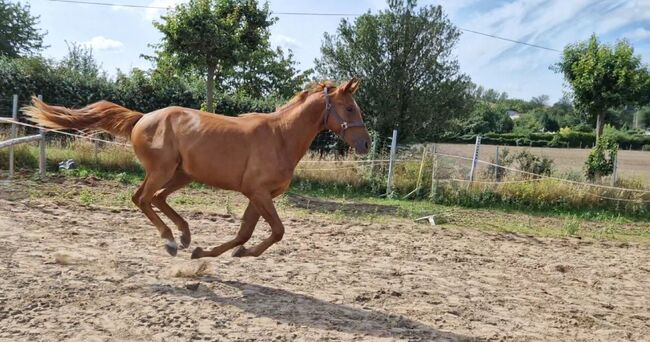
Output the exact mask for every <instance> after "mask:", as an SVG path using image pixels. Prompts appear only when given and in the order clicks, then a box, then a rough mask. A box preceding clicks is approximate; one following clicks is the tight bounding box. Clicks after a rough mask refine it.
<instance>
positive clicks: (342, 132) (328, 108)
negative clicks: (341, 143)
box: [323, 87, 366, 139]
mask: <svg viewBox="0 0 650 342" xmlns="http://www.w3.org/2000/svg"><path fill="white" fill-rule="evenodd" d="M323 94H324V95H325V115H324V116H323V124H324V125H325V128H326V129H329V130H330V131H332V132H334V133H335V134H336V135H338V136H339V137H340V138H341V139H343V137H344V135H345V131H346V130H347V129H348V128H350V127H366V124H365V123H363V121H352V122H347V121H345V120H343V118H342V117H341V116H340V115H339V113H337V112H336V109H335V108H334V106H332V103H331V102H330V97H329V94H328V93H327V87H325V88H324V89H323ZM330 115H332V117H334V119H335V120H336V121H337V124H339V126H340V127H341V129H340V130H339V131H338V132H337V131H334V130H332V129H330V128H329V127H327V120H328V119H329V117H330Z"/></svg>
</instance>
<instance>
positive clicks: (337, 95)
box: [323, 78, 370, 154]
mask: <svg viewBox="0 0 650 342" xmlns="http://www.w3.org/2000/svg"><path fill="white" fill-rule="evenodd" d="M358 89H359V81H358V80H357V79H355V78H353V79H351V80H350V81H348V82H346V83H344V84H342V85H340V86H338V87H337V88H336V89H335V90H334V91H333V92H332V93H331V94H329V93H328V90H327V87H325V88H324V91H323V92H324V97H325V115H324V117H323V122H324V124H325V128H327V129H329V130H331V131H332V132H334V133H336V134H338V136H339V137H341V139H343V140H344V141H345V142H346V143H347V144H348V145H350V146H352V147H354V149H355V151H356V152H357V153H360V154H366V153H368V150H369V149H370V135H369V134H368V129H367V128H366V125H365V124H364V123H363V116H362V115H361V108H359V106H358V105H357V102H356V101H355V100H354V93H356V91H357V90H358Z"/></svg>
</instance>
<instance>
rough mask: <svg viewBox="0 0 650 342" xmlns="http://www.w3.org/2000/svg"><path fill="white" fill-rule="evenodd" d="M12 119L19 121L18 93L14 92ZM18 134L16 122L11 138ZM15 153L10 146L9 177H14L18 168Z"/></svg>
mask: <svg viewBox="0 0 650 342" xmlns="http://www.w3.org/2000/svg"><path fill="white" fill-rule="evenodd" d="M11 119H12V120H14V121H18V95H16V94H14V96H13V103H12V106H11ZM17 136H18V132H17V127H16V124H15V123H12V124H11V139H16V137H17ZM15 158H16V156H15V154H14V147H13V146H10V147H9V178H13V176H14V172H15V170H16V164H15Z"/></svg>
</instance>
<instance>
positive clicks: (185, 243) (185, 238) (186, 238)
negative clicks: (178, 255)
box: [180, 234, 192, 249]
mask: <svg viewBox="0 0 650 342" xmlns="http://www.w3.org/2000/svg"><path fill="white" fill-rule="evenodd" d="M190 242H192V236H191V235H189V234H187V235H181V246H180V247H181V248H182V249H185V248H187V247H189V246H190Z"/></svg>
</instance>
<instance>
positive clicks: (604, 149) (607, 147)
mask: <svg viewBox="0 0 650 342" xmlns="http://www.w3.org/2000/svg"><path fill="white" fill-rule="evenodd" d="M617 152H618V145H617V144H616V142H615V141H614V140H613V139H611V138H610V137H607V136H604V137H602V138H601V139H600V140H598V142H596V146H594V148H593V149H592V150H591V152H590V153H589V156H588V157H587V161H586V162H585V176H586V177H587V178H588V179H590V180H592V181H593V180H597V179H600V177H603V176H608V175H611V174H612V172H613V171H614V163H615V162H616V154H617Z"/></svg>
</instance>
